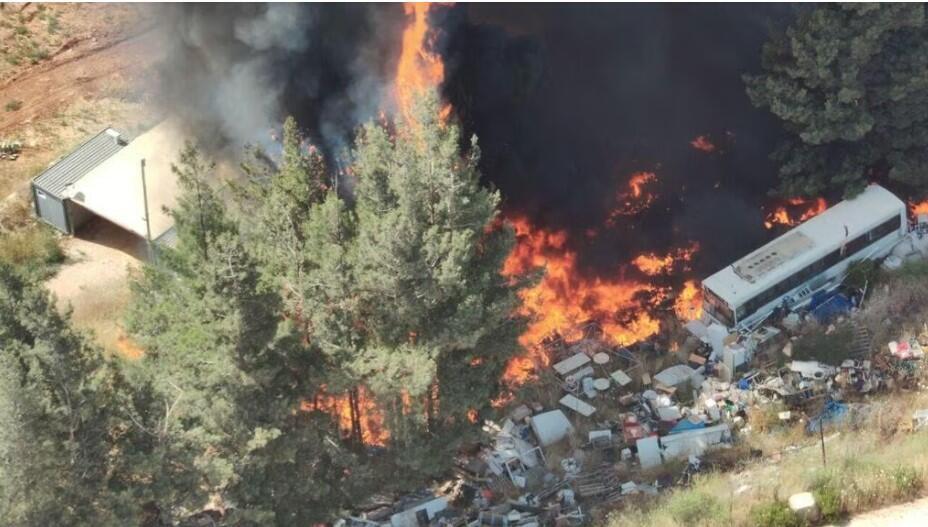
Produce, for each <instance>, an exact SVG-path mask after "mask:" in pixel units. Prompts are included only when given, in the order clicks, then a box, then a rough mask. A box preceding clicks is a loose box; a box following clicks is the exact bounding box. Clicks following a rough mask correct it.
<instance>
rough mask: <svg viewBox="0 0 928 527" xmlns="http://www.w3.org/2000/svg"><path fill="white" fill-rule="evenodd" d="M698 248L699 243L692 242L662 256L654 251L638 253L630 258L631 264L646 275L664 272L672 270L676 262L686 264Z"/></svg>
mask: <svg viewBox="0 0 928 527" xmlns="http://www.w3.org/2000/svg"><path fill="white" fill-rule="evenodd" d="M698 250H699V244H698V243H693V244H692V245H690V246H689V247H683V248H680V249H675V250H673V251H671V252H669V253H667V254H665V255H664V256H660V255H657V254H654V253H645V254H640V255H638V256H637V257H635V259H634V260H632V264H633V265H634V266H635V267H637V268H638V270H639V271H641V272H642V273H644V274H646V275H648V276H656V275H660V274H666V273H669V272H670V271H672V270H673V269H674V267H676V266H677V265H678V264H680V263H683V264H686V263H687V262H689V261H690V260H692V258H693V255H694V254H695V253H696V251H698Z"/></svg>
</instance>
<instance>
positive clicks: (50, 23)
mask: <svg viewBox="0 0 928 527" xmlns="http://www.w3.org/2000/svg"><path fill="white" fill-rule="evenodd" d="M46 22H47V26H46V28H47V30H48V34H49V35H54V34H55V33H57V32H58V30H59V29H60V28H61V24H60V23H59V22H58V16H57V15H54V14H51V15H48V18H47V19H46Z"/></svg>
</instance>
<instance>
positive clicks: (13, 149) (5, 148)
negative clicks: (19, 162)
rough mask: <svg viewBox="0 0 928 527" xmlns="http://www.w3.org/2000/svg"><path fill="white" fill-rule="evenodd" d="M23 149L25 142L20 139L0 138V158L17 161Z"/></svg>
mask: <svg viewBox="0 0 928 527" xmlns="http://www.w3.org/2000/svg"><path fill="white" fill-rule="evenodd" d="M22 150H23V144H22V143H20V142H19V141H3V140H0V159H8V160H10V161H15V160H16V159H17V158H18V157H19V154H20V152H22Z"/></svg>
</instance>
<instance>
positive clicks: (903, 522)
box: [844, 498, 928, 527]
mask: <svg viewBox="0 0 928 527" xmlns="http://www.w3.org/2000/svg"><path fill="white" fill-rule="evenodd" d="M924 525H928V498H922V499H920V500H918V501H913V502H911V503H903V504H901V505H895V506H892V507H887V508H885V509H880V510H876V511H872V512H868V513H866V514H862V515H860V516H857V517H855V518H853V519H851V521H849V522H848V523H846V524H844V527H922V526H924Z"/></svg>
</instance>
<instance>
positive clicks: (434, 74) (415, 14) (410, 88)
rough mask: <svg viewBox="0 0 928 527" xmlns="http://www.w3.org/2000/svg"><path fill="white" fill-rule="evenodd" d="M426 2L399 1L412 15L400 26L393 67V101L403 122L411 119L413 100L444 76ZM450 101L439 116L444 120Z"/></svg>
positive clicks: (408, 121) (407, 13) (410, 121)
mask: <svg viewBox="0 0 928 527" xmlns="http://www.w3.org/2000/svg"><path fill="white" fill-rule="evenodd" d="M431 8H432V4H430V3H418V2H408V3H405V4H403V10H404V12H405V13H406V16H410V15H412V19H411V20H410V21H409V23H408V24H407V26H406V28H405V29H404V30H403V47H402V48H401V50H400V57H399V62H398V63H397V67H396V80H395V90H396V104H397V106H398V108H399V111H400V113H401V114H402V116H403V118H404V120H405V122H406V123H410V124H412V123H414V122H415V118H414V116H413V111H412V109H413V106H414V101H415V98H416V97H417V96H420V95H421V94H422V93H423V92H425V91H428V90H431V89H434V88H435V87H437V86H439V85H441V83H442V82H443V81H444V80H445V65H444V63H443V62H442V59H441V57H440V56H439V55H438V54H436V53H435V52H434V51H433V50H432V47H433V45H434V42H435V35H434V32H433V31H432V28H431V27H430V26H429V11H430V10H431ZM450 113H451V105H450V104H449V105H445V106H444V107H442V109H441V115H440V116H439V117H440V119H441V120H442V121H445V120H446V119H447V117H448V116H449V115H450Z"/></svg>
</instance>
